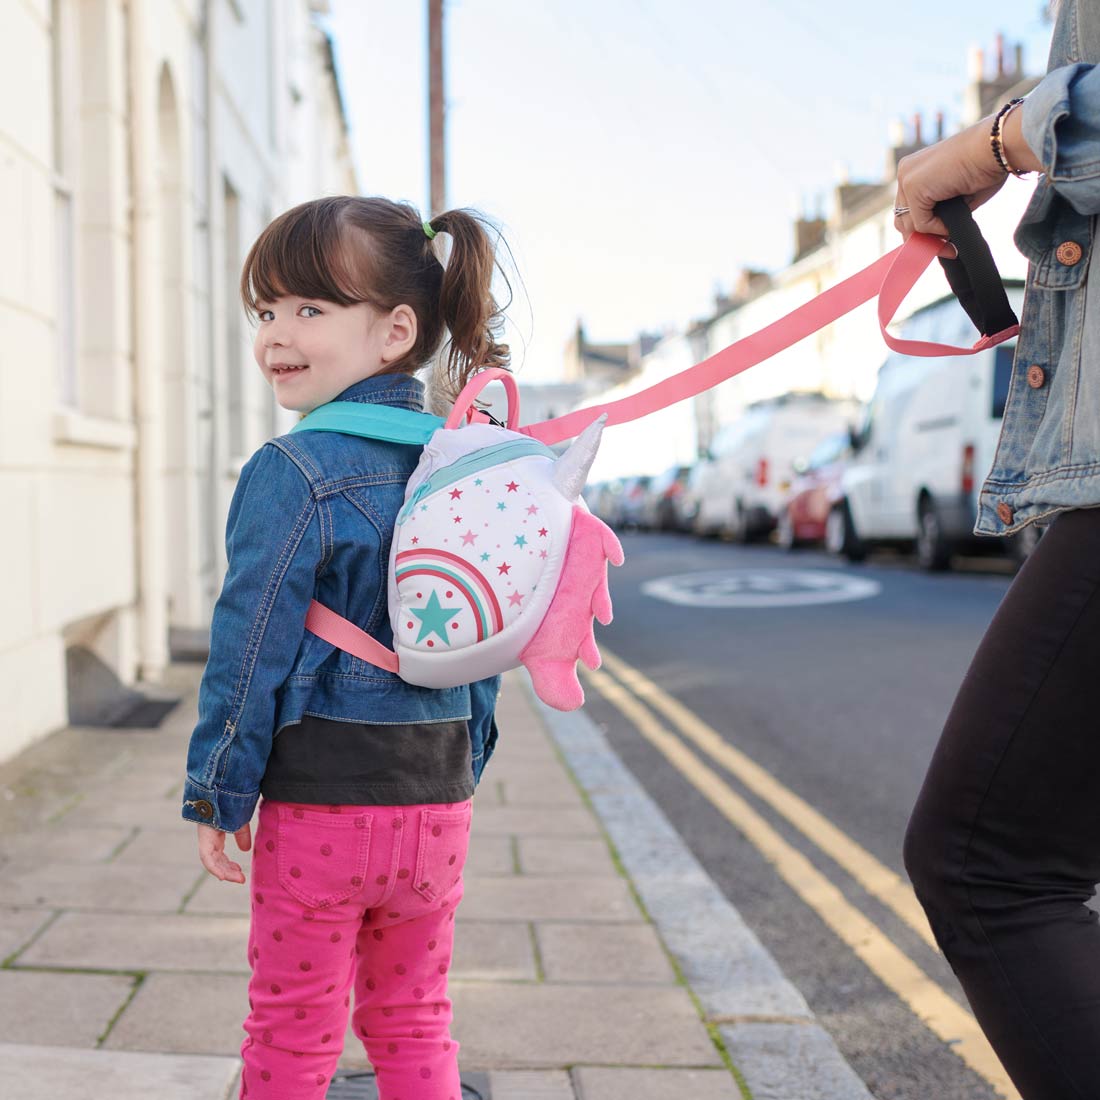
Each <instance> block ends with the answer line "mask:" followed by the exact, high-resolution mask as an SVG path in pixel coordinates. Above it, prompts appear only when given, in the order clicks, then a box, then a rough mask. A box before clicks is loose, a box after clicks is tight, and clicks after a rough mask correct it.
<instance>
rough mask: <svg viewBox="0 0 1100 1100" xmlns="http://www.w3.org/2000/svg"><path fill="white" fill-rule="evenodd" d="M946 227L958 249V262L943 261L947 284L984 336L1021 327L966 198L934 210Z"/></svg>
mask: <svg viewBox="0 0 1100 1100" xmlns="http://www.w3.org/2000/svg"><path fill="white" fill-rule="evenodd" d="M932 213H933V214H935V215H936V217H937V218H939V219H940V221H942V222H943V224H944V225H946V226H947V232H948V236H949V237H950V239H951V243H952V244H953V245H954V246H955V247H956V248H957V249H958V251H959V256H958V259H956V260H945V259H943V258H942V257H941V258H940V264H941V265H942V266H943V273H944V274H945V275H946V276H947V282H948V284H949V285H950V287H951V290H952V291H953V292H954V294H955V297H956V298H958V299H959V304H960V305H961V306H962V307H963V309H965V310H966V312H967V315H968V316H969V317H970V320H971V321H973V322H974V327H975V328H976V329H977V330H978V331H979V332H980V333H981V334H982V335H983V336H994V335H996V334H997V333H998V332H1004V330H1005V329H1007V328H1012V327H1013V325H1017V324H1019V321H1018V320H1017V317H1016V314H1015V313H1013V311H1012V307H1011V306H1010V305H1009V304H1008V295H1007V294H1006V293H1005V287H1004V282H1003V281H1002V280H1001V273H1000V272H999V271H998V270H997V265H996V264H995V263H994V262H993V253H992V252H990V250H989V245H988V244H986V240H985V237H983V236H982V231H981V230H980V229H979V228H978V223H977V222H976V221H975V220H974V215H973V213H972V212H971V210H970V207H969V206H967V205H966V200H965V199H964V198H961V197H960V198H956V199H946V200H945V201H943V202H938V203H936V205H935V206H934V207H933V208H932Z"/></svg>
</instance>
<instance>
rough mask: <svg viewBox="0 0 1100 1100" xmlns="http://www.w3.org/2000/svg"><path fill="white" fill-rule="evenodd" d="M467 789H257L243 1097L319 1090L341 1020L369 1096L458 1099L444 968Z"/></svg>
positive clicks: (276, 1099)
mask: <svg viewBox="0 0 1100 1100" xmlns="http://www.w3.org/2000/svg"><path fill="white" fill-rule="evenodd" d="M470 814H471V804H470V802H468V801H467V802H455V803H448V804H440V805H426V806H327V805H326V806H315V805H306V804H302V803H294V802H275V801H269V800H266V799H265V800H262V801H261V802H260V822H259V827H258V828H257V830H256V838H255V847H254V851H253V856H252V925H251V929H250V932H249V937H248V961H249V965H250V966H251V967H252V979H251V981H250V982H249V985H248V1004H249V1009H250V1011H249V1014H248V1017H247V1019H246V1020H245V1022H244V1029H245V1031H246V1032H247V1033H248V1037H247V1038H246V1039H245V1040H244V1042H243V1044H242V1045H241V1057H242V1058H243V1059H244V1070H243V1073H242V1076H241V1091H240V1095H241V1096H242V1097H248V1098H249V1100H322V1098H323V1097H324V1095H325V1092H326V1091H327V1089H328V1085H329V1082H330V1081H331V1079H332V1074H333V1071H334V1070H335V1068H336V1063H337V1061H338V1059H339V1057H340V1053H341V1050H342V1048H343V1043H344V1035H345V1032H346V1030H347V1025H348V1014H349V1011H350V1005H351V992H352V988H353V987H354V991H355V1009H354V1012H353V1013H352V1026H353V1029H354V1031H355V1034H356V1035H357V1036H359V1037H360V1038H361V1039H362V1041H363V1046H364V1048H365V1049H366V1052H367V1057H368V1058H369V1059H370V1061H371V1065H372V1066H373V1067H374V1070H375V1073H376V1074H377V1077H378V1092H379V1097H380V1100H460V1098H461V1091H462V1090H461V1085H460V1084H459V1078H458V1044H457V1043H456V1042H454V1041H453V1040H452V1039H451V1036H450V1030H449V1028H450V1022H451V1002H450V1001H449V1000H448V998H447V971H448V969H449V968H450V965H451V950H452V946H453V943H454V915H455V907H456V906H457V905H458V903H459V901H460V900H461V898H462V868H463V866H464V864H465V862H466V850H467V847H468V845H469V833H470Z"/></svg>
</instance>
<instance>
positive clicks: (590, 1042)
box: [449, 981, 722, 1069]
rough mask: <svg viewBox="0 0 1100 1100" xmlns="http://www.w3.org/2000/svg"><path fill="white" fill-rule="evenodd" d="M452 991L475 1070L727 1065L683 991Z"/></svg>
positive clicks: (455, 985)
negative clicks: (583, 1066)
mask: <svg viewBox="0 0 1100 1100" xmlns="http://www.w3.org/2000/svg"><path fill="white" fill-rule="evenodd" d="M449 992H450V996H451V999H452V1001H453V1002H454V1006H455V1019H454V1023H453V1025H452V1029H451V1030H452V1032H453V1034H454V1036H455V1038H456V1039H458V1041H459V1042H460V1043H462V1044H463V1047H462V1061H463V1065H464V1066H466V1067H468V1068H470V1069H523V1068H543V1069H558V1068H561V1067H562V1066H569V1065H574V1064H577V1063H583V1064H588V1065H666V1066H697V1067H702V1066H720V1065H721V1064H722V1061H721V1058H720V1056H719V1054H718V1051H717V1050H716V1049H715V1047H714V1045H713V1044H712V1043H711V1041H710V1039H709V1037H708V1035H707V1032H706V1030H705V1029H704V1028H703V1026H702V1024H701V1023H700V1020H699V1016H698V1013H697V1012H696V1011H695V1006H694V1005H693V1004H692V1001H691V998H690V997H689V996H688V994H687V991H686V990H684V989H681V988H664V987H661V986H652V987H648V988H647V989H646V990H645V994H644V996H639V993H638V987H637V986H606V985H601V986H594V985H551V984H549V983H547V984H535V985H527V984H524V983H515V984H505V983H500V982H494V983H492V984H489V983H477V982H462V981H455V982H452V983H451V986H450V990H449Z"/></svg>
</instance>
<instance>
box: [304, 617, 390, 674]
mask: <svg viewBox="0 0 1100 1100" xmlns="http://www.w3.org/2000/svg"><path fill="white" fill-rule="evenodd" d="M306 630H308V631H309V632H310V633H311V634H316V635H317V637H318V638H323V639H324V640H325V641H326V642H329V643H330V644H332V645H334V646H336V648H337V649H342V650H344V652H345V653H350V654H351V655H352V656H353V657H358V658H359V660H361V661H366V662H367V664H371V665H376V666H377V667H378V668H384V669H386V671H387V672H397V654H396V653H394V651H393V650H392V649H387V648H386V647H385V646H384V645H383V644H382V643H381V642H376V641H375V640H374V639H373V638H372V637H371V636H370V635H369V634H368V633H367V632H366V631H365V630H360V629H359V627H357V626H356V625H355V624H354V623H352V622H349V621H348V620H347V619H345V618H344V617H343V616H342V615H337V614H336V612H335V611H330V610H329V609H328V608H327V607H325V605H324V604H323V603H318V602H317V601H316V600H310V602H309V610H308V611H307V612H306Z"/></svg>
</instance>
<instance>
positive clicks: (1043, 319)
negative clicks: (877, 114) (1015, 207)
mask: <svg viewBox="0 0 1100 1100" xmlns="http://www.w3.org/2000/svg"><path fill="white" fill-rule="evenodd" d="M1097 62H1100V11H1098V10H1097V6H1096V4H1095V0H1063V2H1062V5H1061V9H1060V11H1059V15H1058V19H1057V22H1056V24H1055V28H1054V38H1053V41H1052V44H1051V52H1050V63H1049V67H1048V72H1047V75H1046V76H1045V77H1044V78H1043V80H1042V81H1041V82H1040V83H1039V85H1038V86H1037V87H1036V88H1035V89H1034V90H1033V91H1032V92H1031V93H1030V94H1029V95H1028V97H1027V99H1026V100H1025V102H1024V105H1023V107H1022V108H1020V110H1021V111H1022V112H1023V118H1022V121H1023V134H1024V139H1025V140H1026V141H1027V143H1028V145H1029V146H1030V147H1031V149H1032V150H1033V151H1034V153H1035V155H1036V156H1037V157H1038V158H1039V160H1040V161H1041V163H1042V165H1043V172H1044V174H1043V175H1041V176H1040V177H1039V182H1038V185H1037V186H1036V188H1035V194H1034V195H1033V196H1032V199H1031V202H1030V204H1029V205H1028V207H1027V210H1026V211H1025V213H1024V216H1023V218H1022V219H1021V221H1020V225H1019V227H1018V228H1017V230H1016V234H1015V241H1016V245H1017V247H1018V248H1019V249H1020V251H1021V252H1023V253H1024V255H1025V256H1026V257H1027V258H1028V260H1029V261H1030V265H1029V269H1028V279H1027V291H1026V293H1025V296H1024V306H1023V316H1022V317H1021V318H1020V322H1021V330H1020V338H1019V341H1018V343H1017V347H1016V360H1015V367H1014V369H1013V372H1012V381H1011V385H1010V388H1009V394H1008V404H1007V407H1006V409H1005V417H1004V423H1003V425H1002V428H1001V438H1000V443H999V444H998V447H997V453H996V456H995V458H994V461H993V468H992V470H991V471H990V474H989V477H988V479H987V480H986V482H985V485H984V486H983V488H982V491H981V494H980V497H979V507H978V522H977V525H976V527H975V531H976V532H977V533H978V534H985V535H1006V534H1010V533H1012V532H1014V531H1018V530H1019V529H1020V528H1021V527H1023V526H1025V525H1026V524H1028V523H1031V522H1034V521H1035V520H1044V519H1048V518H1049V517H1052V516H1053V515H1054V514H1056V513H1057V512H1059V511H1063V510H1064V509H1067V508H1087V507H1095V506H1097V505H1100V301H1097V299H1098V297H1100V278H1098V279H1097V280H1096V282H1092V281H1091V280H1090V279H1089V277H1088V275H1089V262H1090V260H1091V258H1092V247H1093V236H1094V232H1095V227H1096V215H1097V214H1098V213H1100V68H1098V67H1097ZM1035 366H1038V367H1039V368H1040V370H1038V371H1035V370H1032V369H1031V368H1032V367H1035Z"/></svg>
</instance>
